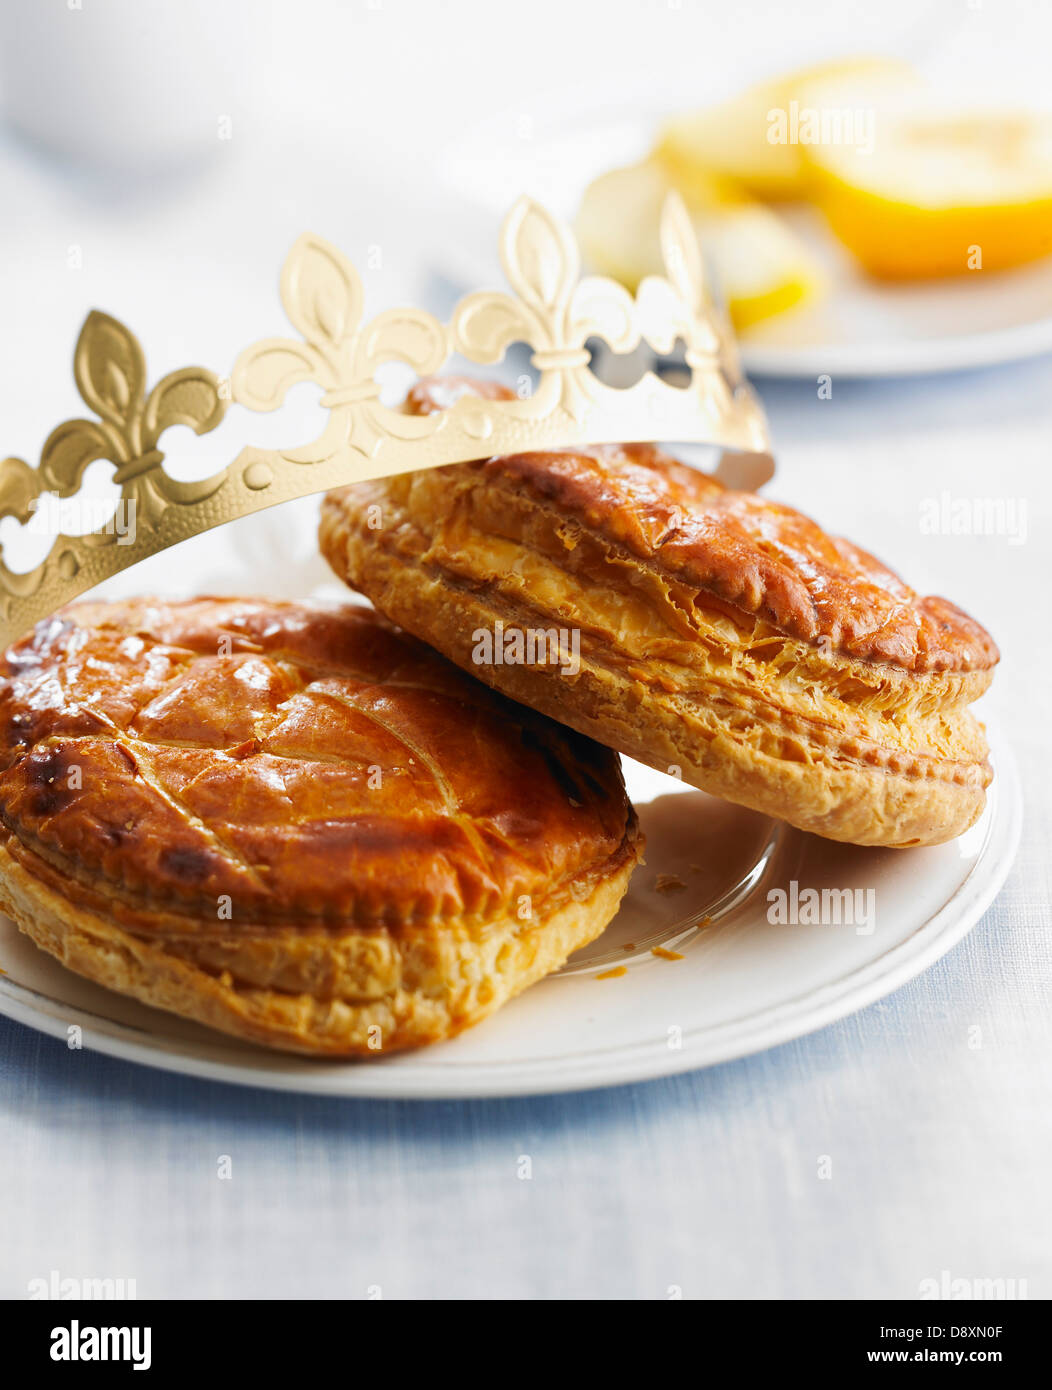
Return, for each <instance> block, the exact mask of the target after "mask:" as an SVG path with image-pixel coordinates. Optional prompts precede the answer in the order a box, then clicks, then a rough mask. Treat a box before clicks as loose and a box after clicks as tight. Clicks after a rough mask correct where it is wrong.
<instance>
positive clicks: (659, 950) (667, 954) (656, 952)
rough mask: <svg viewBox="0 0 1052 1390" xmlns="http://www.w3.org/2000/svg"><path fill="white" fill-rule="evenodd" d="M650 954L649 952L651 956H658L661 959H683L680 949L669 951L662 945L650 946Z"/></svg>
mask: <svg viewBox="0 0 1052 1390" xmlns="http://www.w3.org/2000/svg"><path fill="white" fill-rule="evenodd" d="M650 954H651V955H652V956H660V957H661V959H662V960H682V959H683V952H682V951H669V950H666V948H665V947H664V946H651V948H650Z"/></svg>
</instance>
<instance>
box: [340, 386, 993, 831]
mask: <svg viewBox="0 0 1052 1390" xmlns="http://www.w3.org/2000/svg"><path fill="white" fill-rule="evenodd" d="M457 389H471V388H470V384H469V383H462V384H460V385H459V386H458V387H457ZM435 394H436V392H435V391H434V390H433V389H432V388H429V387H427V385H426V384H425V385H424V386H422V387H420V388H417V398H416V401H415V405H416V408H418V409H432V408H435V402H434V399H433V397H434V396H435ZM453 394H455V392H454V391H452V390H451V388H449V387H448V386H445V387H443V388H442V396H441V399H442V400H443V401H446V400H448V399H449V398H451V397H452V395H453ZM321 543H322V549H323V551H324V553H325V555H326V557H327V558H328V559H329V562H330V563H331V564H332V566H333V568H334V569H335V570H336V572H337V573H338V574H340V575H341V576H342V577H344V578H345V579H346V580H347V581H348V582H349V583H350V584H352V585H353V586H354V587H356V588H358V589H360V590H361V591H362V592H364V593H366V594H367V595H368V596H369V597H370V598H371V599H372V600H373V602H374V603H375V604H376V605H377V607H378V608H380V609H381V611H383V612H385V613H387V614H388V615H389V616H391V617H392V618H394V619H395V620H396V621H398V622H399V623H401V624H402V625H403V626H404V627H406V628H407V629H408V630H409V631H411V632H415V633H416V634H417V635H418V636H421V637H423V638H424V640H426V641H428V642H430V643H431V644H432V645H434V646H435V647H437V648H438V649H439V650H440V651H442V652H444V653H445V654H446V655H447V656H449V657H451V658H452V659H453V660H454V661H456V662H457V663H458V664H459V665H461V666H463V667H464V668H465V669H468V670H472V671H473V672H474V673H475V674H477V675H479V676H480V677H481V678H482V679H483V680H485V681H487V682H489V683H490V684H491V685H493V686H494V687H495V688H497V689H500V690H502V691H503V692H505V693H506V694H509V695H511V696H513V697H514V698H515V699H517V700H520V701H522V702H524V703H526V704H529V705H531V706H532V707H533V708H535V709H538V710H541V711H543V712H545V713H547V714H550V715H551V716H553V717H554V718H557V719H561V720H563V721H564V722H565V723H567V724H569V725H570V726H571V727H573V728H575V729H578V730H580V731H582V732H586V733H588V734H589V735H591V736H592V737H593V738H596V739H599V740H601V741H603V742H605V743H607V744H609V745H610V746H612V747H615V748H617V749H619V750H620V751H621V752H624V753H627V754H630V755H631V756H633V757H636V758H639V759H640V760H642V761H644V762H647V763H649V764H651V765H652V766H655V767H659V768H661V769H662V770H669V769H676V770H677V771H678V773H679V774H680V775H682V776H683V777H685V778H686V779H687V780H689V781H691V782H692V783H694V784H695V785H697V786H699V787H702V788H703V789H704V790H706V791H710V792H713V793H715V794H717V795H720V796H724V797H727V798H729V799H731V800H734V801H738V802H741V803H742V804H744V805H748V806H752V807H754V808H755V809H757V810H761V811H764V812H767V813H768V814H771V815H775V816H778V817H779V818H781V819H784V820H787V821H790V822H792V823H793V824H795V825H798V826H800V827H801V828H803V829H806V830H811V831H815V832H816V833H818V834H821V835H825V836H828V837H830V838H833V839H841V840H848V841H852V842H855V843H860V844H880V845H896V846H906V845H915V844H934V843H938V842H940V841H942V840H946V839H950V838H952V837H953V836H955V835H958V834H960V833H961V832H962V831H963V830H964V829H966V828H967V826H969V825H971V824H972V823H973V822H974V820H975V819H976V817H977V816H978V815H979V814H980V812H981V810H982V807H983V804H984V789H985V787H986V786H987V785H988V783H989V780H990V775H991V774H990V769H989V765H988V762H987V748H986V742H985V738H984V736H983V732H982V729H981V726H980V725H979V724H978V723H977V721H976V720H975V719H974V718H973V716H972V715H971V714H970V712H969V710H968V708H967V707H968V705H969V704H970V702H971V701H973V700H975V699H976V698H977V697H978V696H979V695H981V694H982V692H983V691H984V690H985V689H986V687H987V686H988V684H989V681H990V679H991V674H992V667H993V664H994V663H995V661H996V659H997V650H996V647H995V646H994V644H993V642H992V639H991V638H990V637H989V635H988V634H987V633H986V632H985V630H984V629H983V628H981V627H980V625H979V624H978V623H976V622H975V621H974V620H973V619H971V618H969V617H968V616H967V615H966V614H964V613H962V612H961V611H960V610H959V609H957V608H955V607H954V606H953V605H952V604H950V603H948V602H947V601H946V600H943V599H936V598H919V597H918V596H917V595H915V594H914V593H913V592H912V590H910V589H909V588H908V586H906V585H905V584H904V583H903V582H902V581H901V580H900V579H898V577H897V576H894V575H892V574H891V573H890V571H887V570H886V569H885V568H884V567H883V566H881V565H880V564H879V562H877V561H876V560H874V559H873V558H872V557H870V556H868V555H866V554H865V553H864V552H862V551H860V550H858V549H857V548H856V547H854V546H851V545H849V544H848V543H847V542H844V541H839V540H836V539H834V538H831V537H828V536H826V535H825V533H824V532H822V531H821V530H820V528H818V527H817V526H816V525H815V523H813V522H811V521H809V520H808V519H807V518H804V517H802V516H800V514H799V513H795V512H791V511H790V510H789V509H787V508H781V507H778V506H777V505H775V504H772V503H767V502H766V501H764V500H763V499H760V498H758V497H753V496H751V495H747V494H735V493H728V492H727V490H726V489H724V488H723V487H722V486H721V485H720V484H719V483H718V482H716V481H715V480H714V479H711V478H708V477H706V476H705V475H703V474H699V473H697V472H696V471H695V470H691V469H687V468H685V467H684V466H683V465H682V464H679V463H678V462H676V461H675V460H674V459H671V458H669V456H668V455H666V454H664V453H662V452H661V451H660V450H657V449H654V448H653V447H652V446H641V445H636V446H626V447H621V446H601V447H597V448H595V449H593V450H589V451H587V452H585V453H582V452H581V451H578V450H573V451H569V450H568V451H563V452H561V453H549V454H529V455H522V456H517V457H514V458H497V459H489V460H483V461H480V462H479V463H475V464H464V465H457V466H455V467H451V468H444V469H438V470H434V471H432V472H428V473H422V474H417V475H409V476H406V477H399V478H394V479H389V480H380V481H376V482H371V483H363V484H357V485H355V486H353V487H351V488H348V489H343V490H341V491H339V492H337V493H333V494H331V495H330V496H329V497H328V498H327V499H326V502H325V505H324V507H323V512H322V523H321ZM498 624H500V625H502V630H503V631H509V630H514V629H519V630H534V631H544V630H552V629H562V630H564V631H571V630H572V631H575V632H577V633H579V641H580V667H579V670H577V671H573V672H567V671H566V670H560V669H558V668H557V667H556V666H555V665H554V664H552V663H547V664H544V665H540V664H536V663H535V664H534V665H527V664H510V663H508V664H502V665H497V664H478V663H477V661H476V657H477V643H476V634H477V633H478V632H479V631H480V630H485V629H490V630H493V629H495V627H496V625H498Z"/></svg>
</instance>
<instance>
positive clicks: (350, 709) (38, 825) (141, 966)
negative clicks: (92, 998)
mask: <svg viewBox="0 0 1052 1390" xmlns="http://www.w3.org/2000/svg"><path fill="white" fill-rule="evenodd" d="M0 769H2V770H0V824H2V827H3V839H2V854H0V903H2V904H3V905H4V907H5V909H6V910H7V911H9V912H10V913H11V915H12V916H13V917H14V918H15V920H16V921H17V922H18V924H19V925H20V926H21V927H22V928H23V930H25V931H27V932H28V934H29V935H31V936H32V937H33V938H34V939H35V940H37V941H38V942H39V943H40V944H42V945H43V946H44V947H45V949H48V950H52V951H53V952H54V954H56V955H58V956H59V957H60V958H61V959H63V960H65V961H66V963H67V964H69V965H70V966H71V967H72V968H73V969H76V970H78V971H79V972H80V973H82V974H85V975H89V976H90V977H91V978H93V979H97V980H99V981H100V982H102V983H104V984H109V985H111V986H112V987H114V988H117V989H121V990H123V991H124V992H127V993H131V994H134V995H136V997H138V998H141V999H144V1000H145V1001H146V1002H149V1003H154V1004H157V1005H159V1006H160V1007H162V1008H170V1009H173V1010H174V1011H175V1012H178V1013H182V1014H185V1015H186V1016H188V1017H192V1018H197V1019H200V1020H201V1021H203V1022H206V1023H209V1024H211V1025H212V1026H215V1027H220V1028H225V1029H226V1030H227V1031H231V1032H235V1033H238V1034H240V1035H242V1036H246V1037H251V1038H253V1039H254V1040H256V1041H261V1042H269V1043H271V1044H273V1045H275V1046H281V1047H287V1048H294V1049H298V1050H303V1051H317V1052H322V1053H341V1052H343V1053H352V1052H363V1053H368V1054H374V1053H375V1051H376V1050H378V1049H377V1048H376V1046H375V1043H376V1037H375V1036H374V1035H370V1034H369V1029H370V1028H372V1027H375V1028H379V1029H380V1030H381V1032H380V1034H379V1035H378V1036H379V1038H380V1041H381V1049H379V1050H383V1051H388V1050H391V1049H393V1048H397V1047H404V1046H410V1045H414V1044H417V1043H420V1042H426V1041H431V1040H434V1039H436V1038H439V1037H445V1036H449V1035H450V1034H451V1033H453V1032H456V1031H458V1030H459V1029H460V1028H462V1027H465V1026H467V1024H469V1023H471V1022H474V1021H476V1019H477V1018H479V1017H482V1016H483V1015H484V1014H485V1013H486V1012H489V1011H490V1010H491V1009H493V1008H496V1007H498V1005H499V1004H500V1003H501V1002H503V1000H504V999H505V998H507V997H509V996H510V995H511V994H512V993H515V992H517V990H519V989H521V988H523V987H525V985H526V984H528V983H530V982H531V981H532V980H533V979H536V978H539V977H540V975H542V974H544V973H546V972H547V971H548V970H551V969H553V968H555V967H556V966H557V965H558V964H560V963H561V962H562V960H564V959H565V957H566V955H567V954H568V953H569V951H572V950H574V949H576V948H577V946H578V945H581V944H583V942H584V941H586V940H590V939H592V937H593V936H595V935H597V934H598V933H599V932H600V931H601V930H602V929H603V927H604V926H605V925H606V923H607V921H608V920H609V918H610V916H612V915H613V912H614V911H615V910H616V904H617V901H619V899H620V896H621V894H622V893H623V892H624V889H625V886H626V884H627V880H628V876H629V874H630V872H631V869H632V867H633V865H634V863H635V861H636V858H637V856H638V839H637V832H636V826H635V818H634V816H633V814H632V812H631V808H630V807H629V805H628V803H627V800H626V798H625V795H624V788H623V784H622V781H621V776H620V770H619V768H618V767H617V765H616V759H615V758H614V757H613V756H612V755H611V754H609V753H608V752H607V751H606V750H604V749H600V748H598V747H596V746H595V745H594V744H591V743H590V742H589V741H588V740H585V739H582V738H580V737H577V736H574V735H572V734H570V733H568V731H567V730H566V729H564V728H562V727H561V726H558V725H553V724H551V723H550V722H549V721H547V720H544V719H541V718H539V717H538V716H536V715H534V714H532V713H531V712H529V711H526V710H523V709H520V708H518V707H516V706H513V705H510V704H509V703H508V702H506V701H504V700H503V699H501V698H500V697H495V696H493V695H492V694H491V693H490V692H489V691H487V690H485V689H484V687H482V686H480V685H479V684H478V682H476V681H473V680H470V679H468V678H466V677H465V676H463V675H462V674H461V673H460V672H458V671H457V670H456V669H455V668H454V667H452V666H450V665H449V664H448V663H447V662H445V661H443V660H442V659H441V658H440V657H438V656H436V655H435V654H434V653H433V652H431V651H429V650H428V649H426V648H425V647H423V646H422V645H421V644H420V643H418V642H416V641H414V640H413V639H412V638H409V637H407V636H406V635H405V634H404V633H400V632H398V631H397V630H396V629H394V628H393V627H391V625H390V624H388V623H386V622H385V621H384V620H383V619H381V618H380V617H379V616H378V615H376V614H374V613H372V612H370V611H368V610H366V609H361V608H358V609H354V608H346V609H340V610H324V609H318V608H311V607H305V606H298V605H291V604H280V603H269V602H262V601H259V602H256V601H248V600H217V599H202V600H196V601H193V602H189V603H183V604H167V603H158V602H152V601H149V600H137V601H132V602H127V603H121V604H81V605H77V606H74V607H73V608H70V609H67V610H65V611H64V612H63V613H62V614H59V615H57V616H56V617H55V618H53V619H51V620H49V621H48V622H46V623H43V624H41V625H40V626H39V627H38V628H37V630H36V632H35V633H34V634H32V635H31V636H30V637H28V638H26V639H24V640H23V641H22V642H19V643H17V644H16V645H15V646H13V647H12V648H11V649H9V651H8V652H7V653H6V656H5V660H4V665H3V671H2V679H0ZM549 927H550V928H551V930H549ZM370 1040H371V1041H370Z"/></svg>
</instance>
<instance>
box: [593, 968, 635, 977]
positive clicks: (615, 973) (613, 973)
mask: <svg viewBox="0 0 1052 1390" xmlns="http://www.w3.org/2000/svg"><path fill="white" fill-rule="evenodd" d="M627 974H628V967H627V966H624V965H615V966H614V968H613V970H604V971H603V972H602V974H600V975H597V976H596V977H595V978H596V979H597V980H617V979H619V978H620V977H621V976H622V975H627Z"/></svg>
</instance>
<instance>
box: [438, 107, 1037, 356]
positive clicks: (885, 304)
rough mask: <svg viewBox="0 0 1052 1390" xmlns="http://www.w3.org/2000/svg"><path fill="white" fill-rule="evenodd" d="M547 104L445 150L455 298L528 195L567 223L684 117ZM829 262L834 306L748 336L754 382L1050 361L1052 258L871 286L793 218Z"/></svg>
mask: <svg viewBox="0 0 1052 1390" xmlns="http://www.w3.org/2000/svg"><path fill="white" fill-rule="evenodd" d="M574 98H575V100H574V104H573V105H569V104H567V102H566V100H565V98H560V99H555V98H553V99H551V100H546V101H545V103H544V104H543V113H544V114H543V116H542V117H541V118H539V119H536V120H535V121H533V123H532V124H531V125H529V126H528V127H526V128H524V127H523V125H522V117H521V115H519V114H517V113H511V114H508V115H504V116H500V115H496V116H491V117H488V118H487V119H486V120H485V121H484V122H482V123H480V124H479V125H478V126H476V127H474V128H473V129H472V130H471V131H469V132H468V133H467V134H466V135H464V136H463V137H462V138H461V139H459V140H458V141H457V142H456V143H455V144H454V145H453V146H451V147H450V148H449V149H447V151H446V152H445V154H444V157H443V158H442V160H441V162H440V165H439V178H440V181H441V185H442V196H441V198H440V200H439V202H440V204H441V205H442V206H448V207H449V208H450V209H451V210H450V211H449V212H448V214H447V215H446V216H445V218H444V220H443V219H442V218H439V217H437V216H436V218H435V219H434V220H433V221H432V222H431V223H430V225H431V227H432V241H431V244H432V246H433V249H434V255H435V257H436V261H437V265H438V268H439V269H440V270H441V271H442V272H443V273H444V274H445V275H447V276H448V277H449V279H450V280H451V281H453V282H454V283H455V284H456V285H457V286H458V287H459V288H461V289H463V288H472V289H474V288H476V287H478V286H480V285H484V284H490V283H494V282H500V281H501V280H502V276H501V271H500V266H499V263H498V262H497V259H496V255H495V252H494V248H495V246H496V230H497V228H498V226H499V224H500V219H501V218H502V217H503V215H504V214H505V213H506V212H507V210H508V208H509V207H510V206H511V205H512V203H513V202H514V201H515V199H516V198H517V197H518V196H519V195H520V194H521V193H524V192H526V193H530V194H532V195H533V196H535V197H537V198H539V199H540V200H541V201H542V202H543V203H545V205H546V206H548V207H550V208H551V209H552V210H553V211H554V212H556V213H558V214H559V215H560V216H562V217H565V218H566V219H567V220H569V221H570V222H572V221H573V218H574V216H575V214H576V210H577V206H578V203H579V201H580V197H581V193H582V191H583V190H584V188H585V186H586V185H587V183H588V182H589V180H591V179H592V178H594V177H595V176H596V175H597V174H599V173H601V172H602V171H603V170H604V169H608V168H612V167H613V166H615V165H618V164H626V163H630V162H631V161H633V160H636V159H639V158H641V157H642V156H643V155H644V154H645V153H646V152H647V149H648V147H649V144H650V142H651V139H652V133H653V131H654V130H655V129H656V128H657V125H658V123H659V121H660V119H661V118H662V117H663V116H665V115H667V114H668V113H669V112H670V111H675V110H677V109H679V105H683V104H690V103H689V101H688V102H686V103H679V105H678V104H677V102H676V101H675V100H674V99H672V97H670V95H669V94H668V93H665V94H663V95H660V96H658V97H656V98H649V99H644V100H638V99H635V98H634V99H633V103H632V110H631V114H627V115H626V113H625V108H624V106H623V105H622V106H620V107H617V108H611V107H610V106H609V105H606V106H602V105H589V102H588V99H587V98H584V99H582V98H581V95H580V93H579V92H575V93H574ZM792 220H793V222H794V225H795V226H796V229H797V231H799V232H800V234H801V235H802V236H803V237H804V239H805V240H806V241H807V243H808V245H809V247H810V249H811V250H812V252H813V253H814V254H815V255H816V257H817V258H818V259H819V261H820V262H821V263H822V264H823V265H824V267H825V269H826V272H827V274H828V276H829V279H830V281H831V288H830V292H829V295H828V297H827V298H826V299H825V300H824V301H823V302H822V303H820V304H818V305H816V306H815V307H813V308H811V307H809V308H806V309H801V310H800V311H799V312H798V313H792V314H786V315H783V316H782V317H780V318H776V319H772V320H770V321H768V323H766V324H762V325H759V326H757V328H755V329H754V330H753V331H752V332H750V333H749V334H747V335H744V336H743V338H742V340H741V349H742V360H743V362H744V365H745V369H746V371H747V372H749V373H750V374H752V375H758V376H774V377H809V378H814V377H816V376H818V375H820V374H822V373H827V372H828V373H829V374H830V375H832V376H839V377H876V376H899V375H912V374H920V373H927V372H942V371H951V370H957V369H960V368H967V367H983V366H988V365H991V364H993V363H998V362H1008V361H1014V360H1018V359H1020V358H1024V357H1031V356H1035V355H1037V354H1038V353H1042V352H1052V257H1049V258H1046V259H1045V260H1044V261H1041V262H1038V263H1036V264H1034V265H1031V266H1024V267H1022V268H1020V269H1019V270H1013V271H1004V272H1000V273H994V272H986V273H984V272H976V273H974V274H971V275H968V276H964V277H961V278H959V279H954V280H947V281H942V282H930V283H922V284H916V285H901V286H894V285H880V284H877V283H876V282H873V281H869V280H867V279H866V278H865V277H864V276H863V275H861V274H860V273H859V272H858V271H857V270H856V269H855V268H854V266H853V264H852V263H851V260H850V258H849V256H848V255H847V253H846V252H844V250H843V249H842V248H841V247H840V246H839V245H838V244H837V243H836V241H835V240H834V238H833V237H832V236H830V234H829V233H828V232H827V231H826V229H825V227H824V225H823V224H822V221H821V218H820V217H819V216H818V215H817V214H815V213H814V212H810V211H808V210H800V211H798V212H796V213H794V214H793V215H792Z"/></svg>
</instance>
